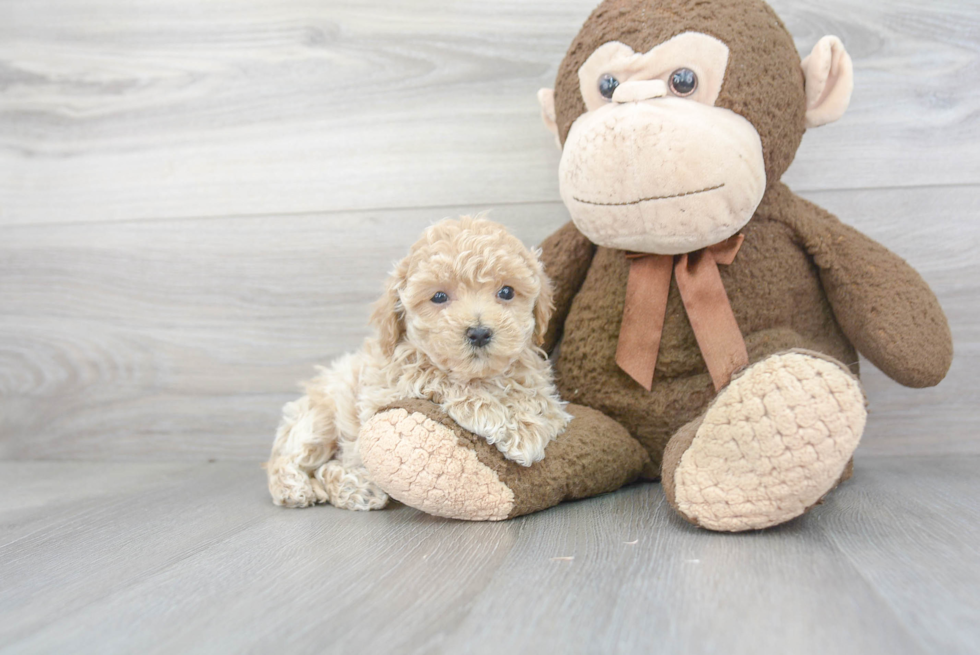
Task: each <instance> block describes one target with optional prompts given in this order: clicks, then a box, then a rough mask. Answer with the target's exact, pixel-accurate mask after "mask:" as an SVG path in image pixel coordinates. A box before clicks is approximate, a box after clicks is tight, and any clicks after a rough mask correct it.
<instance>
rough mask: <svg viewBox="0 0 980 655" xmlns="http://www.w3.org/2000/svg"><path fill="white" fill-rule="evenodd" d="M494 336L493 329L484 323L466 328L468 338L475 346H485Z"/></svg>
mask: <svg viewBox="0 0 980 655" xmlns="http://www.w3.org/2000/svg"><path fill="white" fill-rule="evenodd" d="M492 338H493V330H491V329H490V328H487V327H483V326H482V325H478V326H476V327H471V328H467V330H466V340H467V341H469V342H470V345H471V346H473V347H474V348H484V347H485V346H486V345H487V344H489V343H490V340H491V339H492Z"/></svg>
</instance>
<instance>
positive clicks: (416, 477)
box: [358, 408, 514, 521]
mask: <svg viewBox="0 0 980 655" xmlns="http://www.w3.org/2000/svg"><path fill="white" fill-rule="evenodd" d="M358 441H359V444H358V445H359V448H360V452H361V458H362V459H363V461H364V465H365V466H366V467H367V469H368V471H369V472H370V473H371V475H372V477H373V478H374V479H375V480H376V481H377V482H378V483H379V484H380V485H381V486H382V488H383V489H384V490H385V491H386V492H388V495H390V496H391V497H392V498H395V499H396V500H399V501H401V502H402V503H405V504H406V505H408V506H410V507H414V508H416V509H419V510H422V511H423V512H426V513H427V514H433V515H435V516H444V517H446V518H457V519H467V520H471V521H499V520H501V519H505V518H507V517H508V516H509V515H510V513H511V510H513V509H514V493H513V492H512V491H511V490H510V489H509V488H508V487H507V485H505V484H504V483H503V482H501V481H500V478H499V476H498V475H497V473H496V472H495V471H494V470H493V469H491V468H489V467H488V466H486V465H484V464H483V463H481V462H480V460H479V459H478V458H477V455H476V452H475V451H473V450H471V449H469V448H465V447H461V446H460V445H459V443H458V438H457V434H456V432H454V431H453V430H452V429H450V428H449V427H447V426H445V425H443V424H442V423H439V422H437V421H435V420H433V419H431V418H429V417H427V416H425V415H424V414H422V413H420V412H410V411H408V410H406V409H402V408H396V409H389V410H386V411H382V412H380V413H379V414H377V415H375V416H374V417H372V418H371V419H370V420H368V421H367V423H365V424H364V427H363V428H362V429H361V433H360V436H359V437H358Z"/></svg>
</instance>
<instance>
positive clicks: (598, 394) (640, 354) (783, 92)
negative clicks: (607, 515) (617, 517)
mask: <svg viewBox="0 0 980 655" xmlns="http://www.w3.org/2000/svg"><path fill="white" fill-rule="evenodd" d="M851 89H852V68H851V61H850V58H849V57H848V55H847V53H846V52H845V50H844V47H843V45H842V44H841V42H840V41H839V40H838V39H836V38H835V37H825V38H823V39H821V40H820V41H819V42H818V43H817V45H816V46H815V47H814V48H813V51H812V53H811V54H810V55H809V56H808V57H806V59H804V60H803V61H802V62H801V61H800V57H799V55H798V53H797V51H796V48H795V46H794V44H793V39H792V37H791V36H790V35H789V33H788V32H787V30H786V28H785V27H784V25H783V24H782V22H781V21H780V20H779V18H778V17H777V16H776V14H775V13H774V12H773V11H772V9H770V7H769V6H768V5H766V4H765V3H764V2H762V1H761V0H697V1H694V0H606V1H605V2H603V3H602V4H601V5H600V6H599V7H598V8H597V9H596V10H595V11H594V12H593V13H592V15H591V16H590V17H589V19H588V20H587V21H586V22H585V25H584V26H583V27H582V30H581V31H580V32H579V34H578V35H577V36H576V37H575V39H574V41H573V42H572V45H571V47H570V48H569V50H568V53H567V55H566V56H565V59H564V61H563V62H562V64H561V67H560V69H559V72H558V79H557V81H556V85H555V89H554V91H553V92H552V91H551V90H542V91H541V92H540V93H539V100H540V102H541V106H542V114H543V116H544V120H545V123H546V124H547V125H548V126H549V127H550V128H551V129H552V131H553V132H554V133H555V136H556V138H557V140H558V142H559V144H560V145H561V146H562V159H561V164H560V167H559V178H560V187H561V196H562V199H563V201H564V202H565V204H566V206H567V207H568V210H569V212H570V214H571V217H572V222H570V223H569V224H567V225H566V226H564V227H563V228H561V229H560V230H558V232H556V233H555V234H553V235H552V236H551V237H549V238H548V239H547V240H546V241H545V242H544V243H543V244H542V249H543V261H544V262H545V268H546V272H547V273H548V275H549V276H550V277H551V279H552V281H553V284H554V287H555V292H556V293H555V305H556V308H555V312H554V316H553V318H552V320H551V323H550V326H549V330H548V333H547V340H546V344H545V347H546V349H547V350H548V351H549V352H552V358H553V361H554V365H555V369H556V375H557V381H558V386H559V390H560V391H561V394H562V397H563V398H564V399H565V400H568V401H570V402H572V403H574V405H572V406H570V411H571V412H572V413H573V414H574V415H575V416H576V419H575V420H573V421H572V423H571V424H570V426H569V428H568V430H567V432H566V433H565V434H564V435H562V436H560V437H559V438H558V439H557V440H556V441H555V442H554V443H553V444H552V445H550V446H549V448H548V450H547V453H546V457H545V460H544V461H543V462H540V463H538V464H535V465H533V466H531V467H527V468H525V467H521V466H518V465H516V464H514V463H513V462H509V461H507V460H505V459H503V457H502V456H501V455H500V453H499V452H497V451H496V449H494V448H492V447H488V446H487V445H486V444H485V442H483V441H482V440H480V439H479V438H477V437H475V436H473V435H471V434H468V433H465V432H464V431H463V430H461V429H460V428H459V427H458V426H455V425H454V424H453V423H452V421H450V420H448V419H447V418H446V417H445V416H440V414H439V412H438V410H436V409H435V407H434V406H433V405H431V404H428V403H425V402H424V401H417V400H416V401H406V403H404V404H403V405H402V406H400V407H394V408H391V409H389V410H387V411H386V412H382V413H381V414H379V415H378V416H377V417H375V419H372V421H371V422H369V423H368V425H367V426H365V428H364V431H363V432H362V436H361V441H362V452H363V456H364V461H365V464H366V465H367V466H368V468H369V470H371V473H372V475H373V476H374V478H375V480H377V481H378V483H379V484H380V485H381V487H382V488H383V489H385V491H387V492H388V493H390V494H391V495H392V496H393V497H395V498H396V499H398V500H401V501H403V502H405V503H407V504H409V505H412V506H414V507H417V508H419V509H422V510H423V511H427V512H430V513H433V514H438V515H442V516H451V517H455V518H464V519H474V518H495V519H499V518H508V517H512V516H517V515H520V514H525V513H528V512H531V511H536V510H539V509H544V508H546V507H550V506H552V505H555V504H557V503H558V502H561V501H562V500H565V499H572V498H581V497H585V496H589V495H594V494H597V493H602V492H605V491H611V490H613V489H616V488H618V487H619V486H621V485H623V484H626V483H628V482H630V481H632V480H634V479H637V478H638V477H639V478H644V479H650V480H654V479H657V478H661V479H662V482H663V486H664V491H665V493H666V495H667V499H668V500H669V502H670V504H671V505H672V506H673V507H674V509H675V510H677V512H678V513H679V514H680V515H681V516H682V517H684V518H685V519H686V520H688V521H691V522H692V523H695V524H698V525H701V526H703V527H706V528H709V529H712V530H726V531H738V530H749V529H760V528H765V527H769V526H773V525H778V524H780V523H783V522H785V521H788V520H790V519H792V518H794V517H796V516H799V515H801V514H803V513H804V512H805V511H806V510H807V509H809V508H810V507H812V506H814V505H815V504H816V503H817V502H818V501H819V500H820V499H821V498H822V497H823V496H824V495H825V494H827V493H828V492H829V491H830V490H831V489H833V488H834V487H835V486H836V485H837V484H838V483H839V482H840V481H841V480H842V479H845V478H846V477H847V476H849V475H850V462H851V456H852V454H853V452H854V449H855V448H856V447H857V445H858V441H859V440H860V437H861V434H862V432H863V430H864V424H865V419H866V411H865V399H864V394H863V391H862V389H861V385H860V383H859V381H858V378H857V373H858V370H857V369H858V365H857V362H858V358H857V352H858V351H859V352H861V353H862V354H863V355H865V356H866V357H867V358H868V359H869V360H870V361H871V362H872V363H873V364H874V365H875V366H877V367H878V368H880V369H881V370H882V371H883V372H884V373H886V374H887V375H888V376H889V377H891V378H893V379H894V380H896V381H897V382H899V383H901V384H904V385H907V386H911V387H925V386H931V385H935V384H938V383H939V382H940V381H941V380H942V379H943V377H944V376H945V374H946V372H947V370H948V369H949V366H950V363H951V360H952V352H953V348H952V338H951V335H950V331H949V327H948V325H947V323H946V318H945V316H944V314H943V311H942V309H941V308H940V306H939V303H938V301H937V300H936V298H935V296H934V295H933V294H932V292H931V291H930V290H929V287H928V286H927V285H926V284H925V282H924V281H923V280H922V278H921V277H920V276H919V275H918V274H917V273H916V272H915V271H914V270H913V269H912V268H911V267H910V266H909V265H908V264H906V263H905V262H904V261H903V260H902V259H901V258H899V257H898V256H896V255H895V254H893V253H891V252H890V251H888V250H887V249H886V248H884V247H883V246H881V245H879V244H878V243H876V242H875V241H873V240H871V239H869V238H868V237H866V236H864V235H862V234H861V233H859V232H858V231H856V230H854V229H853V228H851V227H849V226H847V225H844V224H842V223H841V222H840V221H838V220H837V219H836V218H835V217H834V216H832V215H830V214H829V213H827V212H826V211H824V210H822V209H820V208H819V207H817V206H815V205H813V204H811V203H809V202H807V201H805V200H803V199H802V198H800V197H798V196H796V195H795V194H793V193H792V192H791V191H790V190H789V189H788V188H787V187H786V186H785V185H783V184H782V183H781V182H780V177H781V176H782V174H783V173H784V172H785V171H786V169H787V168H788V167H789V165H790V163H791V162H792V161H793V158H794V156H795V154H796V150H797V148H798V147H799V144H800V141H801V139H802V136H803V133H804V131H805V130H806V129H807V128H810V127H817V126H820V125H823V124H825V123H828V122H831V121H834V120H836V119H837V118H839V117H840V116H841V115H842V114H843V113H844V111H845V109H846V108H847V105H848V102H849V100H850V94H851ZM393 439H396V440H398V441H401V442H405V441H406V440H407V441H408V442H411V443H412V444H414V447H415V451H416V452H418V453H421V456H419V457H414V458H411V461H410V462H409V461H406V462H402V463H401V465H400V466H398V467H395V468H391V467H390V464H388V465H385V466H388V468H385V466H383V465H382V464H381V463H382V462H390V461H391V460H390V458H384V457H381V456H378V455H379V453H380V452H381V450H382V449H384V448H385V447H387V446H386V444H390V443H391V442H392V440H393ZM637 442H638V443H639V444H641V445H642V448H638V447H637ZM372 466H376V468H372Z"/></svg>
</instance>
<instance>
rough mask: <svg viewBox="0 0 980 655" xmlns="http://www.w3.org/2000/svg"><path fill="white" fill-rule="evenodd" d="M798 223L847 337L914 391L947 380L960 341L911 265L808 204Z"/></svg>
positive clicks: (797, 209)
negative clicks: (916, 388) (954, 342)
mask: <svg viewBox="0 0 980 655" xmlns="http://www.w3.org/2000/svg"><path fill="white" fill-rule="evenodd" d="M794 199H795V200H796V201H797V202H796V203H794V204H795V206H794V211H793V212H792V213H793V214H794V215H795V216H794V217H793V219H791V222H792V223H793V224H794V227H795V228H796V231H797V234H798V235H799V236H800V237H801V239H802V240H803V245H804V247H805V248H806V250H807V251H808V252H809V253H810V256H811V257H813V261H814V262H815V263H816V265H817V266H818V267H819V269H820V279H821V282H822V283H823V287H824V290H825V291H826V292H827V297H828V298H829V300H830V304H831V307H833V310H834V315H835V316H836V318H837V322H838V323H839V324H840V326H841V329H843V330H844V334H845V335H847V338H848V339H850V340H851V342H852V343H853V344H854V346H855V347H856V348H857V349H858V351H859V352H861V353H862V354H863V355H864V356H865V357H867V358H868V359H869V360H870V361H871V363H872V364H874V365H875V366H877V367H878V368H879V369H881V370H882V371H883V372H884V373H885V374H886V375H887V376H888V377H890V378H892V379H893V380H895V381H896V382H898V383H900V384H903V385H905V386H907V387H931V386H935V385H937V384H939V382H940V381H941V380H942V379H943V378H944V377H945V376H946V372H947V371H948V370H949V366H950V364H951V363H952V359H953V338H952V334H951V333H950V331H949V324H948V323H947V322H946V315H945V314H944V313H943V310H942V307H940V306H939V301H938V300H937V299H936V296H935V295H934V294H933V293H932V290H931V289H930V288H929V286H928V285H927V284H926V283H925V281H924V280H923V279H922V277H921V276H920V275H919V274H918V273H917V272H916V271H915V269H913V268H912V267H911V266H909V265H908V264H907V263H906V262H905V260H903V259H902V258H901V257H899V256H898V255H896V254H895V253H893V252H891V251H890V250H888V249H887V248H885V247H884V246H882V245H881V244H880V243H878V242H876V241H874V240H873V239H870V238H868V237H866V236H865V235H863V234H861V233H860V232H858V231H857V230H855V229H854V228H852V227H850V226H848V225H845V224H843V223H841V222H840V221H839V220H838V219H837V218H836V217H835V216H833V215H832V214H830V213H828V212H826V211H824V210H823V209H821V208H820V207H817V206H816V205H813V204H812V203H809V202H807V201H805V200H803V199H802V198H798V197H794Z"/></svg>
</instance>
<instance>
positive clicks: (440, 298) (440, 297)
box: [432, 291, 449, 305]
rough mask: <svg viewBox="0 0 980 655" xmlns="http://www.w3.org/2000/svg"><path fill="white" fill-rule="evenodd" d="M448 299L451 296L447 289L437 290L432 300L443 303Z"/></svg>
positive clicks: (439, 303) (438, 303)
mask: <svg viewBox="0 0 980 655" xmlns="http://www.w3.org/2000/svg"><path fill="white" fill-rule="evenodd" d="M447 300H449V296H447V295H446V292H445V291H436V294H435V295H434V296H432V302H434V303H435V304H437V305H441V304H442V303H444V302H446V301H447Z"/></svg>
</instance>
